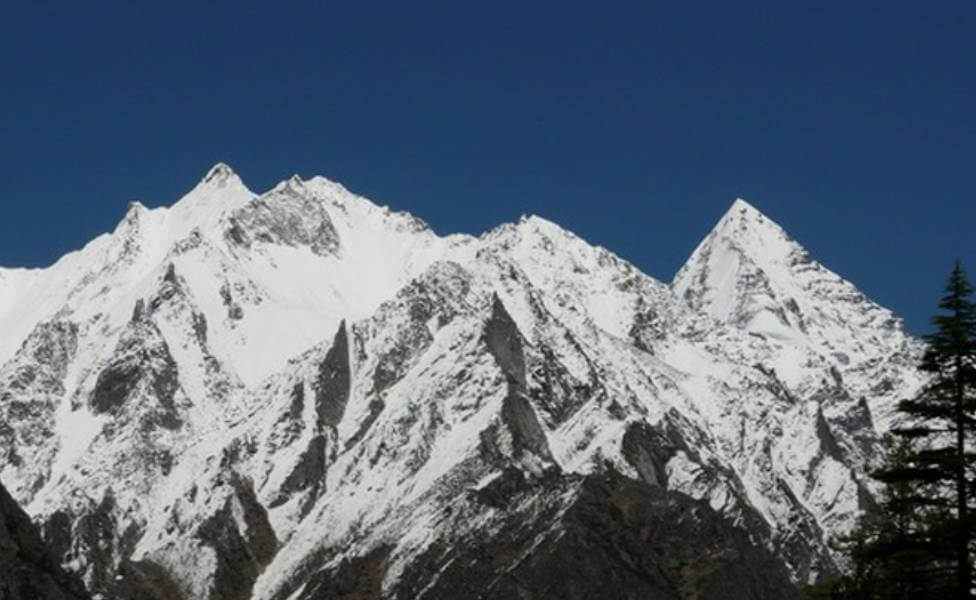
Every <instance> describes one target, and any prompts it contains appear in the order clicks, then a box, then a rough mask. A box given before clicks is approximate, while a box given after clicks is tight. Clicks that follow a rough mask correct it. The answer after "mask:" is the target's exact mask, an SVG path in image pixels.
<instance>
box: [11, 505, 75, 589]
mask: <svg viewBox="0 0 976 600" xmlns="http://www.w3.org/2000/svg"><path fill="white" fill-rule="evenodd" d="M88 597H89V596H88V594H87V593H86V592H85V588H84V586H83V585H82V584H81V581H80V580H79V579H78V578H76V577H75V576H73V575H70V574H68V573H67V572H65V571H64V570H63V569H62V568H61V566H60V565H59V564H58V562H57V560H55V558H54V557H53V555H52V554H51V552H49V550H48V548H47V547H46V546H45V545H44V543H43V542H42V541H41V536H40V535H39V534H38V532H37V530H36V529H35V528H34V525H33V523H31V520H30V518H28V516H27V515H26V514H25V513H24V511H22V510H21V509H20V507H19V506H17V504H16V503H15V502H14V500H13V498H11V497H10V495H9V494H8V493H7V490H6V489H4V488H3V486H0V598H2V599H3V600H83V599H87V598H88Z"/></svg>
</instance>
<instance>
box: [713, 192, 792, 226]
mask: <svg viewBox="0 0 976 600" xmlns="http://www.w3.org/2000/svg"><path fill="white" fill-rule="evenodd" d="M718 224H719V227H721V226H722V225H732V226H733V227H734V228H735V229H751V228H754V227H756V226H762V227H766V228H773V229H776V230H777V231H781V230H782V228H781V227H780V226H779V225H777V224H776V222H775V221H773V220H772V219H770V218H769V217H767V216H766V215H765V214H764V213H763V212H762V211H760V210H759V209H758V208H756V207H755V206H753V205H752V204H749V203H748V202H746V201H745V200H743V199H742V198H736V199H735V202H733V203H732V206H730V207H729V209H728V210H727V211H725V214H724V215H723V216H722V218H721V219H719V223H718Z"/></svg>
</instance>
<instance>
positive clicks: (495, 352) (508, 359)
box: [483, 294, 525, 390]
mask: <svg viewBox="0 0 976 600" xmlns="http://www.w3.org/2000/svg"><path fill="white" fill-rule="evenodd" d="M483 339H484V341H485V344H487V346H488V351H489V352H491V355H492V356H493V357H495V360H496V361H497V362H498V366H499V367H501V369H502V372H503V373H505V376H506V377H507V378H508V380H509V382H510V383H512V384H514V385H517V386H518V387H519V389H522V390H524V389H525V353H524V351H523V349H522V334H521V333H519V330H518V326H517V325H516V324H515V321H513V320H512V317H511V316H510V315H509V314H508V311H507V310H505V305H504V304H502V301H501V300H500V299H499V298H498V295H497V294H492V299H491V316H490V317H489V318H488V321H487V322H486V323H485V329H484V334H483Z"/></svg>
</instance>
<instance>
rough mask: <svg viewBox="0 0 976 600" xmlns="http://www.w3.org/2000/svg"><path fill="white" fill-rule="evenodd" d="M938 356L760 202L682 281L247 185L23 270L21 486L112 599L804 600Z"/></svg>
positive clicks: (509, 238)
mask: <svg viewBox="0 0 976 600" xmlns="http://www.w3.org/2000/svg"><path fill="white" fill-rule="evenodd" d="M648 243H649V244H653V240H648ZM922 350H923V345H922V343H921V342H920V341H919V340H917V339H915V338H913V337H911V336H910V335H908V334H907V333H906V332H905V330H904V329H903V326H902V323H901V321H900V319H898V318H897V317H896V316H895V315H893V314H892V313H891V312H890V311H889V310H887V309H885V308H883V307H881V306H879V305H878V304H876V303H874V302H873V301H871V300H870V299H868V298H867V297H865V296H864V294H862V293H861V292H859V291H858V290H857V288H856V287H855V286H854V285H853V284H851V283H850V282H848V281H846V280H844V279H843V278H842V277H840V276H838V275H837V274H835V273H833V272H831V271H830V270H829V269H827V268H826V267H824V266H823V265H821V264H819V263H818V262H817V261H816V260H815V259H814V258H813V257H812V256H811V255H810V254H809V253H808V252H807V251H806V250H805V249H804V248H803V247H802V246H800V245H799V244H798V243H797V242H796V241H794V240H793V239H791V238H790V237H789V235H788V234H787V233H786V232H785V231H783V229H782V228H780V227H779V226H778V225H777V224H776V223H774V222H773V221H771V220H770V219H769V218H767V217H766V216H765V215H763V214H762V213H761V212H760V211H758V210H757V209H756V208H754V207H753V206H751V205H750V204H748V203H747V202H745V201H743V200H736V201H735V202H734V203H733V204H732V205H731V207H730V208H729V209H728V211H727V212H726V213H725V214H724V215H723V216H721V218H720V219H719V221H718V223H717V224H716V225H715V227H714V229H713V230H712V231H711V233H709V234H708V236H707V237H706V238H705V239H704V240H702V242H701V243H700V244H699V245H698V247H697V248H696V249H695V250H694V252H693V253H692V255H691V256H690V257H689V258H688V260H687V262H686V263H685V264H684V266H683V267H682V268H681V269H680V270H679V272H678V273H677V274H676V275H675V276H674V278H673V280H672V281H670V282H667V283H666V282H662V281H658V280H656V279H654V278H652V277H650V276H648V275H646V274H644V273H642V272H641V271H640V270H639V269H638V268H636V267H635V266H634V265H632V264H630V263H629V262H627V261H626V260H624V259H622V258H620V257H618V256H616V255H615V254H614V253H613V252H611V251H610V250H607V249H605V248H602V247H597V246H593V245H591V244H588V243H587V242H586V241H584V240H583V239H580V238H579V237H577V236H576V235H574V234H573V233H571V232H569V231H566V230H565V229H562V228H561V227H559V226H558V225H556V224H555V223H552V222H550V221H547V220H545V219H543V218H540V217H537V216H527V217H523V218H521V219H520V220H519V221H518V222H517V223H508V224H503V225H500V226H498V227H496V228H495V229H492V230H491V231H488V232H486V233H484V234H482V235H480V236H477V237H475V236H470V235H449V236H441V235H438V234H437V233H435V232H434V231H433V230H432V229H431V228H430V227H429V226H427V224H426V223H424V222H423V221H421V220H420V219H418V218H416V217H414V216H412V215H409V214H406V213H402V212H396V211H393V210H390V209H389V208H387V207H385V206H378V205H376V204H373V203H372V202H370V201H369V200H367V199H365V198H362V197H360V196H358V195H356V194H354V193H352V192H350V191H348V190H347V189H345V188H344V187H343V186H342V185H340V184H338V183H335V182H333V181H329V180H327V179H325V178H322V177H313V178H311V179H304V180H303V179H301V178H299V177H297V176H295V177H292V178H291V179H288V180H286V181H283V182H281V183H280V184H278V185H276V186H275V187H274V188H273V189H271V190H269V191H267V192H264V193H255V192H252V191H251V190H249V189H248V188H247V187H246V186H245V185H244V183H243V182H242V180H241V179H240V178H239V177H238V175H237V174H235V173H234V172H233V171H232V170H231V169H230V168H229V167H228V166H227V165H224V164H218V165H216V166H215V167H213V168H212V169H211V170H210V171H209V172H208V173H207V174H206V176H205V177H204V178H203V179H202V180H201V181H200V182H199V183H198V184H197V185H196V186H195V187H194V188H193V189H192V190H191V191H190V192H189V193H187V194H186V195H185V196H184V197H183V198H181V199H180V200H179V201H177V202H176V203H175V204H173V205H172V206H169V207H162V208H155V209H148V208H146V207H145V206H142V205H141V204H138V203H133V204H131V205H130V206H129V208H128V211H127V212H126V214H125V216H124V218H123V219H122V221H121V222H120V223H119V224H118V226H117V227H116V229H115V230H114V231H113V232H111V233H107V234H105V235H102V236H99V237H98V238H96V239H94V240H92V241H91V242H90V243H88V244H87V245H86V246H85V247H84V248H82V249H81V250H78V251H76V252H72V253H70V254H67V255H65V256H64V257H62V258H61V259H60V260H59V261H57V262H56V263H55V264H53V265H51V266H50V267H47V268H43V269H13V268H0V482H2V484H3V486H4V487H5V488H6V489H7V490H8V491H9V495H10V496H11V497H12V499H13V500H16V502H17V503H18V504H19V505H20V506H22V507H23V509H24V510H25V511H26V513H27V514H29V515H30V517H31V519H32V520H33V522H34V524H35V525H36V528H37V533H39V535H40V537H41V538H43V540H44V543H45V544H46V545H47V551H49V552H50V553H51V554H52V555H53V556H55V557H56V558H57V560H59V561H60V563H61V564H62V565H63V566H64V568H65V569H67V570H69V571H72V572H74V573H77V574H78V575H79V576H80V577H81V578H82V579H83V580H84V583H85V585H86V586H87V588H88V589H89V590H90V591H91V592H92V593H93V594H95V595H96V597H100V598H104V599H106V600H108V599H110V598H120V599H122V598H150V599H154V600H164V599H165V600H170V599H173V600H191V599H192V600H195V599H208V600H209V599H212V600H218V599H220V600H230V599H234V600H237V599H240V600H247V599H254V600H286V599H287V600H311V599H315V598H381V597H382V598H401V599H405V598H434V599H436V598H465V597H482V598H550V597H552V598H556V597H558V598H592V597H614V598H654V599H656V598H661V599H666V598H668V599H669V598H790V597H797V596H798V593H799V592H798V588H799V586H801V585H803V584H805V583H810V582H815V581H817V580H820V579H823V578H825V577H829V576H831V575H833V574H835V573H836V572H837V571H838V569H839V568H840V567H841V566H842V565H841V563H840V562H839V561H840V560H841V559H840V557H839V556H837V555H836V554H835V553H834V551H833V550H832V549H831V548H830V546H829V545H828V542H829V540H830V539H831V538H832V537H834V536H837V535H839V534H843V533H845V532H847V531H849V530H850V528H851V527H852V526H853V525H854V524H855V522H856V519H857V518H858V516H859V515H860V514H862V512H863V511H869V510H871V508H872V506H873V504H874V501H875V498H876V496H877V492H878V490H877V489H876V487H875V483H874V482H873V481H872V480H871V479H870V478H869V477H868V475H867V473H868V472H869V471H870V469H871V468H872V465H874V464H876V462H877V461H878V459H879V453H880V450H881V446H880V438H881V436H882V435H883V433H884V432H885V431H887V430H888V429H889V428H890V427H891V425H892V423H893V422H894V421H895V419H896V418H897V417H896V414H895V411H894V408H895V406H896V405H897V402H898V400H899V399H902V398H906V397H911V396H913V395H914V394H915V393H916V392H917V391H918V390H919V389H920V387H921V386H922V385H924V383H925V380H924V378H923V376H922V375H921V374H920V373H919V372H918V371H917V370H916V368H915V365H916V364H917V362H918V360H919V357H920V355H921V352H922ZM11 510H13V509H11ZM0 532H2V528H0ZM2 550H3V545H2V538H0V552H2Z"/></svg>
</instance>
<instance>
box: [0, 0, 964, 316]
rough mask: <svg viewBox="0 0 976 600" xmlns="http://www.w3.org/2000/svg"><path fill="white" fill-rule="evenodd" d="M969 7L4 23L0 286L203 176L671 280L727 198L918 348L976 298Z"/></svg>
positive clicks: (88, 11)
mask: <svg viewBox="0 0 976 600" xmlns="http://www.w3.org/2000/svg"><path fill="white" fill-rule="evenodd" d="M974 110H976V2H972V1H971V0H967V1H960V2H951V1H950V2H937V3H929V4H923V3H918V2H911V3H909V2H899V1H897V0H891V1H888V2H877V3H874V2H849V1H844V2H820V3H796V2H750V3H737V2H650V1H647V0H645V1H642V2H632V3H630V2H592V1H588V2H572V1H563V2H539V3H527V2H524V1H523V2H507V1H503V0H500V1H496V2H490V3H487V2H486V3H475V2H424V1H413V2H367V1H362V0H360V1H359V2H319V3H307V4H306V3H268V2H263V3H255V4H250V3H247V2H233V3H231V2H226V3H225V2H193V3H176V2H165V3H163V2H156V3H148V2H145V3H128V2H127V3H117V4H115V3H111V2H93V3H78V2H75V3H69V2H60V3H48V2H36V3H33V2H17V3H7V5H5V7H4V11H3V18H2V20H0V264H2V265H4V266H40V265H46V264H49V263H51V262H52V261H53V260H55V259H56V258H57V257H58V256H60V255H61V254H63V253H64V252H66V251H69V250H72V249H75V248H78V247H80V246H81V245H83V244H84V243H85V242H86V241H88V240H89V239H91V238H92V237H94V236H95V235H97V234H99V233H101V232H104V231H108V230H111V229H112V228H113V227H114V226H115V224H116V223H117V222H118V221H119V220H120V219H121V218H122V216H123V213H124V212H125V208H126V204H127V203H128V202H129V201H131V200H140V201H142V202H143V203H144V204H147V205H150V206H156V205H162V204H169V203H172V202H173V201H175V200H176V199H177V198H178V197H179V196H180V195H181V194H182V193H184V192H186V191H187V190H188V189H189V188H190V187H192V185H193V184H195V183H196V181H197V180H198V179H199V178H200V177H202V176H203V174H204V173H205V172H206V170H207V169H208V168H209V167H210V166H211V165H212V164H213V163H215V162H217V161H224V162H227V163H229V164H230V165H231V166H232V167H233V168H234V169H235V170H236V171H237V172H238V173H239V174H240V175H241V177H242V178H243V179H244V181H245V183H247V184H248V186H249V187H251V188H252V189H254V190H256V191H262V190H265V189H267V188H269V187H271V186H272V185H273V184H274V183H275V182H277V181H279V180H281V179H284V178H286V177H288V176H290V175H291V174H292V173H298V174H300V175H302V176H304V177H309V176H312V175H316V174H321V175H325V176H327V177H329V178H331V179H335V180H337V181H340V182H342V183H343V184H345V185H346V186H347V187H348V188H350V189H351V190H353V191H355V192H358V193H360V194H362V195H364V196H367V197H369V198H371V199H373V200H374V201H376V202H377V203H379V204H389V205H390V206H391V207H393V208H396V209H403V210H408V211H410V212H412V213H414V214H416V215H417V216H419V217H421V218H423V219H425V220H426V221H428V222H429V223H430V224H431V225H432V226H433V227H434V229H435V230H437V231H438V232H440V233H450V232H455V231H463V232H469V233H480V232H482V231H484V230H486V229H489V228H491V227H493V226H494V225H496V224H498V223H500V222H503V221H512V220H515V219H517V218H518V217H519V215H521V214H522V213H535V214H539V215H541V216H544V217H546V218H549V219H551V220H553V221H556V222H558V223H560V224H561V225H563V226H564V227H567V228H569V229H571V230H573V231H575V232H576V233H578V234H579V235H581V236H582V237H584V238H586V239H587V240H589V241H591V242H593V243H598V244H601V245H604V246H607V247H609V248H610V249H612V250H614V251H616V252H617V253H618V254H620V255H621V256H623V257H624V258H626V259H629V260H631V261H632V262H634V263H636V264H637V265H638V266H639V267H641V268H642V269H643V270H644V271H646V272H647V273H649V274H650V275H653V276H655V277H657V278H659V279H662V280H664V281H669V280H670V279H671V277H672V275H673V274H674V272H675V271H676V270H677V268H678V267H679V266H680V265H681V263H682V262H683V261H684V259H685V258H686V257H687V255H688V254H689V253H690V252H691V250H692V249H693V248H694V246H695V245H696V244H697V243H698V242H699V240H700V239H701V238H702V237H703V236H704V235H705V234H706V233H707V231H708V230H709V229H710V228H711V227H712V225H713V224H714V222H715V221H716V220H717V219H718V218H719V216H720V215H721V214H722V213H723V212H724V211H725V209H726V208H727V207H728V205H729V204H730V203H731V202H732V200H733V199H734V198H736V197H737V196H741V197H743V198H745V199H746V200H748V201H749V202H750V203H752V204H753V205H755V206H756V207H757V208H759V209H760V210H762V211H763V212H765V213H766V214H768V215H769V216H770V217H771V218H773V219H774V220H776V221H777V222H779V223H780V224H781V225H783V226H784V227H785V228H786V229H787V231H789V232H790V233H791V234H792V235H793V237H795V238H796V239H798V240H799V241H800V242H801V243H803V244H804V245H805V246H806V247H807V248H808V250H810V252H811V253H812V254H813V255H814V256H815V257H816V258H817V259H818V260H820V261H821V262H822V263H824V264H825V265H826V266H828V267H829V268H831V269H833V270H835V271H837V272H838V273H840V274H841V275H843V276H844V277H846V278H848V279H850V280H851V281H853V282H854V283H855V284H857V285H858V286H859V287H860V288H861V289H862V290H863V291H864V292H865V293H867V294H868V295H869V296H871V297H872V298H873V299H875V300H876V301H878V302H880V303H881V304H883V305H885V306H888V307H889V308H891V309H893V310H894V311H895V312H896V313H898V314H899V315H901V316H903V317H904V318H905V319H906V321H907V323H908V326H909V329H910V330H911V331H913V332H916V333H922V332H925V331H927V330H928V329H929V327H928V318H929V316H930V315H931V314H932V313H933V312H934V310H935V305H936V302H937V299H938V296H939V295H940V294H941V291H942V286H943V284H944V281H945V279H946V277H947V275H948V273H949V270H950V268H951V264H952V261H953V260H955V259H956V258H957V257H958V258H961V259H962V260H963V261H964V264H966V265H968V266H969V271H970V274H971V276H972V278H976V249H974V248H976V244H974V242H973V239H974V238H973V228H974V223H976V195H974V190H976V186H974V183H976V116H974Z"/></svg>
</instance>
